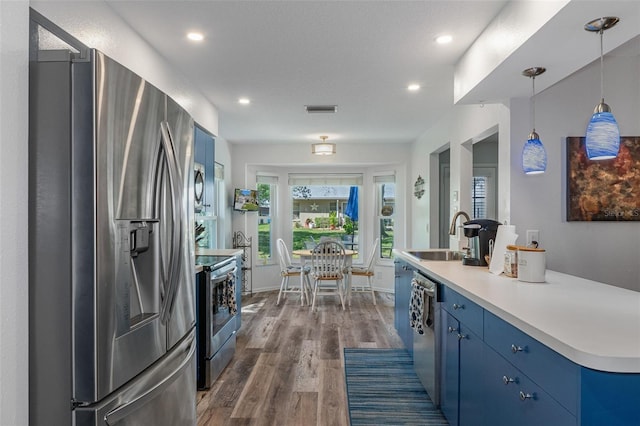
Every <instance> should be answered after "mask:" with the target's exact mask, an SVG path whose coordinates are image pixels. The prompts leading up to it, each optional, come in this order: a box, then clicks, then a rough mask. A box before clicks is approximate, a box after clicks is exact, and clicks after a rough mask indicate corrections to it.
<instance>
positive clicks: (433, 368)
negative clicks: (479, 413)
mask: <svg viewBox="0 0 640 426" xmlns="http://www.w3.org/2000/svg"><path fill="white" fill-rule="evenodd" d="M413 281H414V282H415V283H416V284H417V285H419V286H421V287H423V288H424V289H423V291H424V305H423V306H424V313H423V315H424V326H423V330H424V334H418V333H417V332H416V331H415V330H414V331H413V368H414V370H415V372H416V374H417V375H418V378H420V381H421V382H422V385H423V386H424V388H425V390H426V391H427V393H428V394H429V397H430V398H431V401H432V402H433V404H434V405H435V406H436V407H439V406H440V374H439V369H440V333H439V323H440V304H439V303H438V286H439V285H440V284H438V283H437V282H435V281H433V280H431V279H429V278H427V277H426V276H424V275H422V274H421V273H419V272H417V271H414V273H413Z"/></svg>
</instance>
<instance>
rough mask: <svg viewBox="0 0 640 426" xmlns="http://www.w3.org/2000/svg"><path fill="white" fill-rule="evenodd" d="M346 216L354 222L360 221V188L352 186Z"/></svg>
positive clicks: (345, 211)
mask: <svg viewBox="0 0 640 426" xmlns="http://www.w3.org/2000/svg"><path fill="white" fill-rule="evenodd" d="M344 214H345V215H346V216H348V217H349V218H350V219H351V220H352V221H354V222H357V221H358V187H357V186H352V187H351V188H349V200H347V207H346V208H345V209H344Z"/></svg>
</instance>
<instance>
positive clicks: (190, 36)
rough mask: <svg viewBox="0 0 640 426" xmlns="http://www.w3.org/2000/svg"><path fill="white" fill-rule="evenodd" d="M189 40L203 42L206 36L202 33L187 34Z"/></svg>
mask: <svg viewBox="0 0 640 426" xmlns="http://www.w3.org/2000/svg"><path fill="white" fill-rule="evenodd" d="M187 38H188V39H189V40H191V41H202V40H204V35H202V34H201V33H196V32H191V33H188V34H187Z"/></svg>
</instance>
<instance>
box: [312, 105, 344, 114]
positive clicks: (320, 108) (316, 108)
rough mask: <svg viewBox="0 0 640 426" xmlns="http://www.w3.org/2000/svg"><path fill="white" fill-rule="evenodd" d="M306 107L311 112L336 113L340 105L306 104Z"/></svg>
mask: <svg viewBox="0 0 640 426" xmlns="http://www.w3.org/2000/svg"><path fill="white" fill-rule="evenodd" d="M304 109H305V110H306V111H307V113H309V114H335V112H336V111H338V105H305V106H304Z"/></svg>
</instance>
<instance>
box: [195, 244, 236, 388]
mask: <svg viewBox="0 0 640 426" xmlns="http://www.w3.org/2000/svg"><path fill="white" fill-rule="evenodd" d="M196 265H202V267H203V272H202V273H201V274H199V276H198V277H199V278H198V282H197V287H196V306H197V318H198V321H197V325H196V330H197V336H198V362H197V364H198V367H197V384H198V389H209V388H210V387H211V386H212V385H213V383H214V382H215V381H216V379H217V378H218V376H220V373H222V370H224V368H225V367H226V366H227V365H228V364H229V362H230V361H231V358H233V355H234V353H235V349H236V332H237V330H238V325H239V324H238V323H239V321H236V318H237V317H238V313H239V311H240V306H239V301H240V292H238V284H239V282H238V280H237V272H238V267H237V264H236V258H235V256H196Z"/></svg>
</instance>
